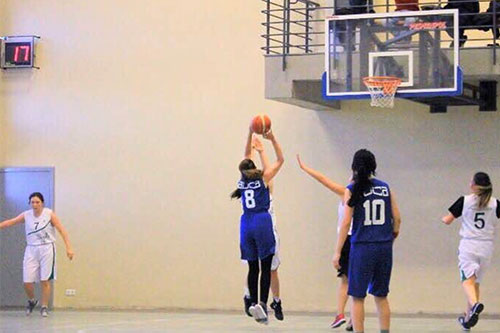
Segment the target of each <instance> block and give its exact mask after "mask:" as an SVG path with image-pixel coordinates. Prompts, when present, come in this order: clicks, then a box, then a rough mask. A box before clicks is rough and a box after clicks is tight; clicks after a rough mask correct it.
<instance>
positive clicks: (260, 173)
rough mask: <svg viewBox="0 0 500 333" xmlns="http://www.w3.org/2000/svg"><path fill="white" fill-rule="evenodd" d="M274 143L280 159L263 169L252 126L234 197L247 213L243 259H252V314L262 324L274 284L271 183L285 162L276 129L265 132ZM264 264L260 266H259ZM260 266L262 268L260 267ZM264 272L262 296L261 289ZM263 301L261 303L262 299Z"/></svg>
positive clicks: (242, 237)
mask: <svg viewBox="0 0 500 333" xmlns="http://www.w3.org/2000/svg"><path fill="white" fill-rule="evenodd" d="M263 136H264V138H265V139H268V140H270V141H271V143H272V144H273V147H274V150H275V152H276V158H277V160H276V162H274V163H273V164H271V165H270V166H269V167H266V166H264V167H263V169H262V170H259V169H257V167H256V166H255V163H254V162H253V161H252V160H251V156H252V138H253V132H252V129H251V127H250V130H249V133H248V137H247V142H246V146H245V158H244V160H243V161H241V162H240V165H239V170H240V173H241V179H240V181H239V182H238V188H237V189H236V190H235V191H234V192H233V193H232V194H231V198H241V203H242V206H243V215H242V216H241V220H240V250H241V259H243V260H246V261H247V262H248V268H249V270H248V278H247V283H248V289H249V290H250V298H251V299H252V305H251V306H250V309H249V311H250V314H251V315H252V317H253V318H254V319H255V320H256V321H257V322H259V323H263V324H267V322H268V319H267V299H268V297H269V288H270V285H271V264H272V260H273V256H274V252H275V247H276V240H275V237H274V232H273V221H272V217H271V214H270V213H269V208H270V201H271V200H270V194H269V183H270V182H271V180H272V179H273V177H274V176H276V174H277V173H278V171H279V170H280V168H281V166H282V165H283V162H284V158H283V153H282V151H281V147H280V145H279V143H278V141H277V140H276V138H275V137H274V135H273V133H272V132H268V133H266V134H264V135H263ZM259 264H260V265H259ZM259 266H260V268H259ZM259 274H260V298H259V297H258V296H259V292H258V285H259ZM259 301H260V302H259Z"/></svg>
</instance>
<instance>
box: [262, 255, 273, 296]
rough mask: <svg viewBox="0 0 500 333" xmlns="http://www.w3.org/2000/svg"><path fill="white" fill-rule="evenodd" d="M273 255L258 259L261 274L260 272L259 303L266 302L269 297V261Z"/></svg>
mask: <svg viewBox="0 0 500 333" xmlns="http://www.w3.org/2000/svg"><path fill="white" fill-rule="evenodd" d="M272 260H273V256H272V255H270V256H267V257H266V258H264V259H262V260H261V261H260V266H261V270H262V272H261V274H260V303H264V304H267V300H268V299H269V291H270V288H271V263H272Z"/></svg>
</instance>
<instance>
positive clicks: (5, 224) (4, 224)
mask: <svg viewBox="0 0 500 333" xmlns="http://www.w3.org/2000/svg"><path fill="white" fill-rule="evenodd" d="M23 222H24V213H21V214H19V215H18V216H16V217H14V218H13V219H10V220H5V221H2V222H0V229H5V228H8V227H12V226H13V225H16V224H19V223H23Z"/></svg>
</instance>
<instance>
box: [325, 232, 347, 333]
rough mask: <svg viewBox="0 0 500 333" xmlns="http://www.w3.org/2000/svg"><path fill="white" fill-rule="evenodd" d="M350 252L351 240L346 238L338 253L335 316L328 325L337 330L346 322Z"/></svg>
mask: <svg viewBox="0 0 500 333" xmlns="http://www.w3.org/2000/svg"><path fill="white" fill-rule="evenodd" d="M350 250H351V238H350V236H348V237H347V239H346V241H345V242H344V246H343V247H342V251H341V252H340V262H339V263H340V269H339V270H338V274H337V276H338V277H339V278H340V283H339V285H338V287H337V315H336V316H335V319H334V320H333V322H332V323H331V324H330V327H332V328H337V327H340V326H341V325H343V324H344V323H345V322H346V319H345V314H344V311H345V306H346V304H347V300H348V298H349V296H348V295H347V288H348V286H349V284H348V278H347V277H348V275H349V255H350ZM351 326H352V325H348V327H346V330H348V329H349V328H350V327H351Z"/></svg>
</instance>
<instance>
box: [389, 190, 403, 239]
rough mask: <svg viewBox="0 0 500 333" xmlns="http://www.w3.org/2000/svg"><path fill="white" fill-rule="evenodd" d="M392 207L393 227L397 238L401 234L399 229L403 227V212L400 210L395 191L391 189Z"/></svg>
mask: <svg viewBox="0 0 500 333" xmlns="http://www.w3.org/2000/svg"><path fill="white" fill-rule="evenodd" d="M391 207H392V218H393V221H392V229H393V234H394V238H397V237H398V235H399V229H400V228H401V213H400V212H399V207H398V204H397V203H396V198H395V196H394V192H393V191H391Z"/></svg>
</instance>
